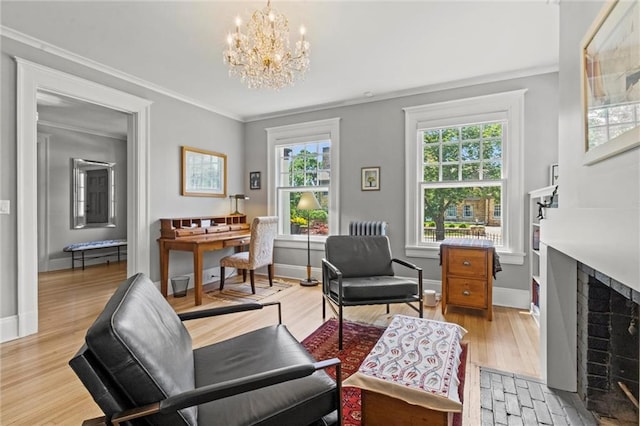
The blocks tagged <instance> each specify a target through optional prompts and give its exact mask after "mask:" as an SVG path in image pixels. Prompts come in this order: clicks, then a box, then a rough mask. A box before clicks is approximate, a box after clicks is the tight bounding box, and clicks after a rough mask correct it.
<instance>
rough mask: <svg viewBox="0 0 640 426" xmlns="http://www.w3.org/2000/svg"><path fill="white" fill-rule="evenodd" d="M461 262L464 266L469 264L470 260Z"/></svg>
mask: <svg viewBox="0 0 640 426" xmlns="http://www.w3.org/2000/svg"><path fill="white" fill-rule="evenodd" d="M462 264H463V265H464V266H471V262H470V261H468V260H465V261H464V262H462Z"/></svg>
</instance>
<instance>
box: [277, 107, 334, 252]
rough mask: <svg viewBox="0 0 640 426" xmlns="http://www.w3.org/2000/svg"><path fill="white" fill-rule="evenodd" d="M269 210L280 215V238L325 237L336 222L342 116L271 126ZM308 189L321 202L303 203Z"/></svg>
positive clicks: (319, 238) (317, 238)
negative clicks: (309, 206) (313, 204)
mask: <svg viewBox="0 0 640 426" xmlns="http://www.w3.org/2000/svg"><path fill="white" fill-rule="evenodd" d="M267 140H268V146H269V168H268V179H269V182H270V185H269V187H268V188H269V192H268V194H269V200H268V203H269V212H270V214H273V215H275V216H278V220H279V222H278V238H279V239H281V240H282V239H285V240H286V239H289V240H298V239H300V240H302V239H304V240H306V238H307V236H309V237H310V238H311V239H314V240H322V239H323V238H322V237H325V236H327V235H329V234H330V232H331V231H334V230H335V231H334V233H336V232H337V230H338V228H339V224H338V217H339V215H338V213H337V212H338V210H337V209H338V205H337V203H338V199H339V198H338V187H337V182H338V176H337V174H338V156H337V152H338V147H339V141H340V136H339V119H337V118H336V119H329V120H320V121H314V122H308V123H300V124H294V125H289V126H281V127H273V128H268V129H267ZM305 193H310V194H312V195H313V197H314V198H315V199H316V200H317V202H318V206H319V208H317V209H316V208H313V209H311V210H308V209H306V208H305V207H304V206H303V205H302V204H300V199H301V198H302V196H303V194H305Z"/></svg>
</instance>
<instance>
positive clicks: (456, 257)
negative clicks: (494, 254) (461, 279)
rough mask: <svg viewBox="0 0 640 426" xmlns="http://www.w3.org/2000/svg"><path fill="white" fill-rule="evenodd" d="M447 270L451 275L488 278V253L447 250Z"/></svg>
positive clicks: (460, 249)
mask: <svg viewBox="0 0 640 426" xmlns="http://www.w3.org/2000/svg"><path fill="white" fill-rule="evenodd" d="M447 253H448V261H447V268H448V269H447V270H448V272H449V274H451V275H461V276H465V277H477V278H486V277H487V251H486V250H482V249H480V250H478V249H475V250H474V249H466V248H464V249H463V248H447Z"/></svg>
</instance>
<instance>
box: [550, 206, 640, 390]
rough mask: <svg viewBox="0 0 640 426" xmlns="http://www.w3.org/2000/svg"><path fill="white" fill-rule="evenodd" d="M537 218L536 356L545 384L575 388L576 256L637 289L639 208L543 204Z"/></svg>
mask: <svg viewBox="0 0 640 426" xmlns="http://www.w3.org/2000/svg"><path fill="white" fill-rule="evenodd" d="M546 213H547V216H546V219H545V220H542V221H541V223H540V279H541V294H540V360H541V372H542V376H543V380H544V381H545V383H547V385H548V386H550V387H553V388H557V389H563V390H566V391H570V392H575V391H576V390H577V374H576V373H577V353H576V347H577V341H576V329H577V321H578V319H577V315H576V303H577V291H576V290H577V264H578V262H581V263H584V264H586V265H589V266H590V267H592V268H594V269H596V270H598V271H600V272H602V273H603V274H606V275H608V276H609V277H611V278H613V279H614V280H616V281H618V282H620V283H623V284H625V285H626V286H627V287H630V288H632V289H634V290H636V291H640V211H639V210H638V209H633V208H627V209H625V208H616V209H604V208H601V209H591V208H590V209H586V208H584V209H568V208H558V209H547V211H546Z"/></svg>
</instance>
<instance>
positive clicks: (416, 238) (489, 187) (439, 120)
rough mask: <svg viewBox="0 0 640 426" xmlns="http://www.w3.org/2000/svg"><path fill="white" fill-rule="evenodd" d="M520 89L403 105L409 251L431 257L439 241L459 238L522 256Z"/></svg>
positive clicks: (509, 256) (511, 259)
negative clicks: (485, 242)
mask: <svg viewBox="0 0 640 426" xmlns="http://www.w3.org/2000/svg"><path fill="white" fill-rule="evenodd" d="M525 92H526V91H525V90H517V91H512V92H505V93H499V94H494V95H486V96H479V97H476V98H468V99H459V100H454V101H447V102H441V103H434V104H428V105H422V106H417V107H409V108H405V135H406V140H405V162H406V167H405V169H406V173H407V177H406V182H407V195H406V197H405V200H406V201H405V203H406V209H407V232H406V235H407V248H406V255H407V256H413V257H437V255H438V250H439V243H440V241H442V240H444V239H445V238H450V237H465V238H480V239H488V240H491V241H493V242H494V245H495V246H496V247H497V248H498V250H499V252H500V256H501V260H504V261H505V262H504V263H516V264H522V263H523V262H524V240H523V237H522V236H521V232H520V231H519V230H520V229H522V227H523V226H524V209H523V207H522V206H521V205H520V204H522V203H519V202H518V200H520V199H521V198H522V194H523V193H524V190H523V188H522V182H523V171H522V170H523V167H522V159H521V155H520V153H521V152H522V149H523V139H524V138H523V122H524V120H523V114H524V94H525ZM503 207H504V208H503ZM454 212H456V213H457V214H456V217H455V218H454V215H453V214H452V213H454Z"/></svg>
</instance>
